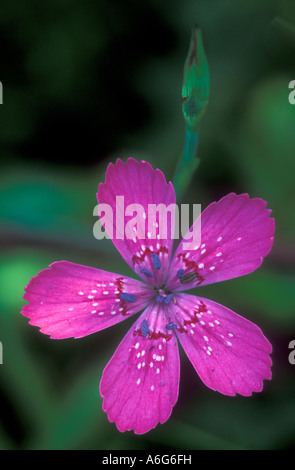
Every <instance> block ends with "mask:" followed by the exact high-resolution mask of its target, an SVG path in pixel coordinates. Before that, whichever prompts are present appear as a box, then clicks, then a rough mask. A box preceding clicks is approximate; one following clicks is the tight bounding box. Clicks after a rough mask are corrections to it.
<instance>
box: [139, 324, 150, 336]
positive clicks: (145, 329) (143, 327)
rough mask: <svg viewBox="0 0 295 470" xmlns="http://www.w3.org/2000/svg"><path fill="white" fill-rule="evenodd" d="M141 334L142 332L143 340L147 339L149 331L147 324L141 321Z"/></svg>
mask: <svg viewBox="0 0 295 470" xmlns="http://www.w3.org/2000/svg"><path fill="white" fill-rule="evenodd" d="M141 332H142V336H143V337H144V338H146V337H147V335H148V334H149V332H150V330H149V325H148V322H147V321H146V320H143V322H142V323H141Z"/></svg>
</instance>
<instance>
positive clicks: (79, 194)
mask: <svg viewBox="0 0 295 470" xmlns="http://www.w3.org/2000/svg"><path fill="white" fill-rule="evenodd" d="M194 24H198V25H199V26H200V27H201V29H202V33H203V40H204V45H205V49H206V53H207V57H208V61H209V67H210V74H211V94H210V103H209V107H208V110H207V113H206V115H205V118H204V120H203V122H202V128H201V135H200V144H199V153H198V156H199V158H200V159H201V164H200V166H199V168H198V170H197V173H196V174H195V176H194V179H193V181H192V184H191V186H190V187H189V188H188V189H187V192H186V194H185V196H184V198H183V201H181V202H186V203H191V204H192V203H200V204H202V207H203V208H205V207H206V205H207V204H209V203H210V202H211V201H213V200H216V199H217V198H220V197H221V196H223V195H225V194H227V193H228V192H231V191H236V192H238V193H241V192H247V193H249V194H250V196H251V197H261V198H263V199H265V200H267V201H268V207H269V208H272V209H273V214H274V216H275V218H276V227H277V229H276V240H275V245H274V248H273V250H272V252H271V254H270V255H269V256H268V257H267V259H266V260H265V262H264V263H263V265H262V267H261V268H260V269H259V270H258V271H257V272H255V273H253V274H251V275H248V276H245V277H243V278H240V279H235V280H231V281H227V282H225V283H220V284H216V285H212V286H207V287H203V288H200V289H198V294H199V295H201V296H204V297H208V298H211V299H212V300H215V301H217V302H219V303H222V304H224V305H226V306H227V307H229V308H230V309H232V310H234V311H236V312H237V313H239V314H241V315H243V316H245V317H246V318H248V319H249V320H251V321H253V322H255V323H256V324H258V325H259V326H260V327H261V328H262V330H263V332H264V334H265V335H266V336H267V337H268V339H269V340H270V341H271V343H272V345H273V355H272V358H273V362H274V365H273V379H272V381H271V382H266V383H265V387H264V390H263V392H262V393H260V394H254V395H253V396H252V397H251V398H243V397H236V398H230V397H225V396H222V395H220V394H218V393H215V392H213V391H211V390H209V389H207V388H206V387H205V385H204V384H203V383H202V382H201V380H200V379H199V378H198V376H197V375H196V373H195V372H194V370H193V367H192V366H191V364H190V363H189V361H188V359H187V358H186V357H185V355H184V354H183V353H182V352H181V361H182V362H181V383H180V396H179V400H178V403H177V405H176V406H175V408H174V410H173V413H172V417H171V418H170V420H168V422H167V423H165V424H164V425H159V426H158V427H157V428H156V429H155V430H153V431H151V432H150V433H148V434H146V435H144V436H135V435H134V434H133V433H132V432H128V433H124V434H121V433H119V432H118V431H117V429H116V427H115V425H114V424H110V423H109V422H108V420H107V417H106V415H105V414H104V413H103V412H102V409H101V398H100V396H99V392H98V385H99V380H100V377H101V374H102V371H103V368H104V366H105V365H106V363H107V361H108V360H109V358H110V357H111V355H112V354H113V352H114V350H115V348H116V347H117V345H118V343H119V341H120V340H121V338H122V337H123V336H124V335H125V333H126V332H127V329H128V328H129V326H130V325H131V323H132V321H133V319H131V321H130V320H127V321H125V322H124V323H122V324H119V325H116V326H114V327H112V328H111V329H109V330H105V331H102V332H100V333H97V334H95V335H92V336H89V337H86V338H83V339H80V340H73V339H69V340H64V341H54V340H50V339H49V338H48V337H47V336H43V335H42V334H40V333H39V331H38V329H37V328H34V327H31V326H29V325H28V322H27V319H25V318H24V317H22V316H21V315H20V309H21V307H22V305H23V304H24V303H25V301H23V300H22V295H23V293H24V287H25V285H26V284H27V283H28V282H29V280H30V278H31V277H32V276H35V275H36V274H37V273H38V271H40V270H41V269H44V268H45V267H47V266H48V264H50V263H52V262H53V261H56V260H60V259H67V260H69V261H72V262H76V263H81V264H85V265H90V266H94V267H99V268H102V269H106V270H111V271H115V272H121V273H125V274H129V275H130V274H131V271H130V269H129V268H128V267H127V266H126V264H125V263H124V261H123V259H122V258H121V257H120V255H119V254H118V253H117V252H116V251H115V249H114V248H113V246H112V243H111V241H97V240H95V238H94V237H93V233H92V229H93V224H94V222H95V221H96V220H97V219H96V218H95V217H94V216H93V209H94V207H95V204H96V197H95V194H96V190H97V186H98V184H99V182H101V181H103V180H104V173H105V170H106V167H107V164H108V162H109V161H114V160H115V158H116V157H118V156H119V157H121V158H123V159H125V158H127V157H129V156H133V157H135V158H137V159H138V160H140V159H145V160H148V161H149V162H150V163H151V164H152V165H153V166H154V167H159V168H160V169H162V170H163V171H164V172H165V174H166V176H167V178H168V179H171V178H172V177H173V174H174V170H175V166H176V163H177V160H178V158H179V156H180V155H181V152H182V149H183V144H184V121H183V117H182V112H181V105H180V96H181V84H182V72H183V64H184V60H185V56H186V53H187V50H188V45H189V40H190V33H191V28H192V26H193V25H194ZM294 54H295V4H294V0H260V1H259V2H257V1H254V0H247V1H246V0H243V1H242V0H219V1H218V0H195V1H193V0H183V1H180V0H171V1H169V2H168V1H167V2H157V1H155V0H154V1H152V0H149V1H142V2H138V1H135V0H124V1H122V0H111V1H110V0H96V1H95V0H92V1H91V0H83V1H82V0H43V1H42V2H40V1H37V0H27V1H25V2H24V1H23V0H9V1H8V0H3V1H2V3H1V7H0V80H1V82H2V84H3V104H2V105H0V340H1V342H2V345H3V362H4V363H3V364H2V365H0V449H13V448H17V449H105V450H107V449H236V448H239V449H290V448H293V446H294V444H295V365H291V364H290V363H289V361H288V355H289V353H290V350H289V349H288V344H289V341H291V340H292V339H295V288H294V281H295V272H294V264H295V245H294V234H295V218H294V202H295V194H294V173H295V158H294V157H295V155H294V153H295V152H294V149H295V127H294V123H295V121H294V118H295V106H292V105H291V104H290V103H289V101H288V95H289V93H290V90H289V89H288V84H289V82H290V81H291V80H294V79H295V65H294Z"/></svg>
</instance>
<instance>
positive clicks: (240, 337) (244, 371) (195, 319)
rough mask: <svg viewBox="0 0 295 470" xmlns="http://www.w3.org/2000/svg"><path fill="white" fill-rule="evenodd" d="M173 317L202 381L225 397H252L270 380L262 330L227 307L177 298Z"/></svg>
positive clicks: (267, 347) (189, 297)
mask: <svg viewBox="0 0 295 470" xmlns="http://www.w3.org/2000/svg"><path fill="white" fill-rule="evenodd" d="M175 298H176V304H174V303H173V304H170V305H171V307H170V308H171V316H173V318H174V321H175V322H176V323H177V324H178V328H177V329H176V330H175V331H176V333H177V336H178V338H179V340H180V342H181V344H182V346H183V349H184V350H185V352H186V354H187V356H188V358H189V359H190V361H191V362H192V364H193V366H194V368H195V369H196V371H197V373H198V374H199V376H200V378H201V379H202V381H203V382H204V383H205V384H206V385H207V386H208V387H210V388H212V389H213V390H217V391H218V392H221V393H223V394H225V395H232V396H233V395H236V394H237V393H238V394H240V395H244V396H250V395H251V394H252V392H260V391H261V390H262V388H263V380H264V379H268V380H270V379H271V365H272V361H271V358H270V353H271V351H272V347H271V345H270V343H269V342H268V340H267V339H266V338H265V337H264V336H263V334H262V332H261V330H260V329H259V328H258V327H257V326H256V325H254V324H253V323H251V322H250V321H248V320H246V319H245V318H243V317H240V316H239V315H237V314H236V313H234V312H232V311H231V310H229V309H228V308H226V307H223V306H222V305H219V304H217V303H216V302H212V301H211V300H207V299H204V298H201V297H195V296H192V295H188V294H178V295H176V297H175Z"/></svg>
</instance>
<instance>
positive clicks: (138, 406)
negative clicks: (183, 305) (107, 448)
mask: <svg viewBox="0 0 295 470" xmlns="http://www.w3.org/2000/svg"><path fill="white" fill-rule="evenodd" d="M166 323H167V320H166V318H165V314H164V312H162V311H161V307H159V304H157V305H155V304H154V305H151V306H149V307H148V308H147V309H146V310H145V312H143V314H142V315H141V316H140V318H139V319H138V320H137V322H136V323H135V324H134V325H133V326H132V328H131V329H130V330H129V332H128V333H127V335H126V336H125V338H124V339H123V341H122V342H121V344H120V345H119V347H118V348H117V350H116V352H115V354H114V355H113V357H112V358H111V360H110V361H109V363H108V364H107V366H106V368H105V370H104V372H103V376H102V379H101V383H100V393H101V396H102V397H103V398H104V400H103V410H104V411H105V412H106V413H107V414H108V418H109V421H110V422H112V423H113V422H115V423H116V425H117V428H118V429H119V431H122V432H123V431H130V430H134V432H135V433H136V434H143V433H146V432H148V431H149V430H150V429H152V428H154V427H155V426H156V425H157V424H158V423H164V422H165V421H166V420H167V419H168V418H169V416H170V414H171V411H172V407H173V406H174V405H175V403H176V401H177V398H178V386H179V353H178V346H177V340H176V336H175V335H174V332H172V331H168V330H167V329H166V328H165V324H166Z"/></svg>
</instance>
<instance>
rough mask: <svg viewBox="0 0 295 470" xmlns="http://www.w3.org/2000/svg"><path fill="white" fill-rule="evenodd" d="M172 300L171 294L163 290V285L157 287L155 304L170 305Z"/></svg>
mask: <svg viewBox="0 0 295 470" xmlns="http://www.w3.org/2000/svg"><path fill="white" fill-rule="evenodd" d="M172 298H173V294H172V293H171V292H170V291H167V290H166V289H165V285H163V286H161V287H159V288H158V289H157V290H156V301H157V302H164V303H165V304H170V302H171V300H172Z"/></svg>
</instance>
